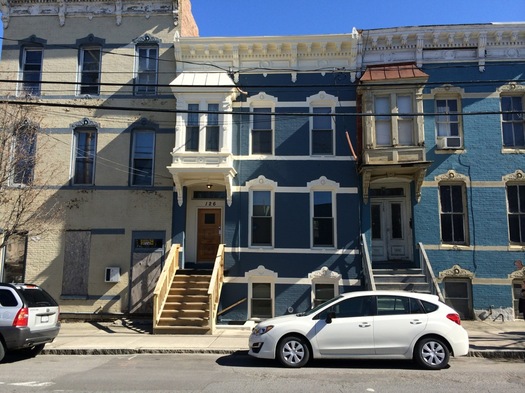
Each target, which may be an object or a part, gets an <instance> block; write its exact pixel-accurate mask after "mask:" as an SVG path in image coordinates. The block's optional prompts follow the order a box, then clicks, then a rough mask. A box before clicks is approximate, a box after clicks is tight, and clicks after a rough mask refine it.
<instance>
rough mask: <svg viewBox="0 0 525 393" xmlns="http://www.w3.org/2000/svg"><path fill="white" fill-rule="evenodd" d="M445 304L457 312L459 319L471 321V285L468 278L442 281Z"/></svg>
mask: <svg viewBox="0 0 525 393" xmlns="http://www.w3.org/2000/svg"><path fill="white" fill-rule="evenodd" d="M443 289H444V296H445V303H446V304H447V305H449V306H450V307H452V308H453V309H454V310H456V311H457V313H458V314H459V316H460V317H461V319H471V318H472V314H473V308H472V296H471V293H472V283H471V281H470V279H469V278H445V279H444V280H443Z"/></svg>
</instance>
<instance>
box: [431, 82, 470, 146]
mask: <svg viewBox="0 0 525 393" xmlns="http://www.w3.org/2000/svg"><path fill="white" fill-rule="evenodd" d="M430 93H431V95H432V96H433V100H434V112H435V113H436V115H435V116H436V118H437V106H436V104H437V103H436V101H437V100H456V102H457V104H458V111H457V116H458V134H459V135H458V136H459V138H461V147H458V148H456V149H447V150H452V151H454V150H464V149H465V143H464V133H463V116H462V113H463V97H464V96H465V89H463V88H460V87H455V86H452V85H449V84H447V85H443V86H441V87H436V88H435V89H432V90H430ZM436 118H435V119H434V132H435V134H434V135H435V138H436V147H437V149H438V150H444V149H443V148H441V147H440V144H441V140H442V139H444V138H446V137H445V136H439V135H438V127H437V122H436Z"/></svg>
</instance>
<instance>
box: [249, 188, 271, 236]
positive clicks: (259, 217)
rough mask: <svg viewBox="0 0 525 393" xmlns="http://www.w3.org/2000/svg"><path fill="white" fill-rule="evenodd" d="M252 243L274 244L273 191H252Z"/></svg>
mask: <svg viewBox="0 0 525 393" xmlns="http://www.w3.org/2000/svg"><path fill="white" fill-rule="evenodd" d="M251 196H252V203H251V206H252V211H251V213H252V214H251V216H252V217H251V219H252V220H251V223H252V225H251V245H252V246H271V245H272V243H273V242H272V226H273V218H272V192H271V191H252V192H251Z"/></svg>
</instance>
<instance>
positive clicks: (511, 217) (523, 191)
mask: <svg viewBox="0 0 525 393" xmlns="http://www.w3.org/2000/svg"><path fill="white" fill-rule="evenodd" d="M507 209H508V221H509V240H510V243H511V244H519V245H523V244H525V185H517V184H515V185H507Z"/></svg>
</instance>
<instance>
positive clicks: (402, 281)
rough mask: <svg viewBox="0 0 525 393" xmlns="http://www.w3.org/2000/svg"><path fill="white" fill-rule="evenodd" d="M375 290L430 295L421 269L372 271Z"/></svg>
mask: <svg viewBox="0 0 525 393" xmlns="http://www.w3.org/2000/svg"><path fill="white" fill-rule="evenodd" d="M372 272H373V273H372V274H373V275H374V281H375V283H376V289H378V290H395V291H410V292H420V293H430V285H429V284H428V282H427V281H426V277H425V275H424V274H423V272H422V270H421V269H415V268H407V269H372Z"/></svg>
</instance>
